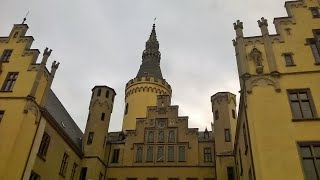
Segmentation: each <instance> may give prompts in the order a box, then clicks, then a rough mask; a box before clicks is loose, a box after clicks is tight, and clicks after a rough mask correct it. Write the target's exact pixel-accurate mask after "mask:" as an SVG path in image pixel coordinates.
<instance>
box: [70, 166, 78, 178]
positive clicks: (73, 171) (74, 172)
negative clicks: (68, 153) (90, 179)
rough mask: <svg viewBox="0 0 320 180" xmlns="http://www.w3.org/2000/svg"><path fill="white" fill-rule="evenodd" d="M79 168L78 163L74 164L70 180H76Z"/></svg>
mask: <svg viewBox="0 0 320 180" xmlns="http://www.w3.org/2000/svg"><path fill="white" fill-rule="evenodd" d="M77 167H78V165H77V164H76V163H73V166H72V172H71V178H70V179H71V180H73V179H74V175H75V174H76V170H77Z"/></svg>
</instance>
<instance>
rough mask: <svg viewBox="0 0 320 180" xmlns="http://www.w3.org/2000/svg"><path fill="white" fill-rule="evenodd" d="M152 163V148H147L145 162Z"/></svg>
mask: <svg viewBox="0 0 320 180" xmlns="http://www.w3.org/2000/svg"><path fill="white" fill-rule="evenodd" d="M153 161H154V148H153V146H147V153H146V162H153Z"/></svg>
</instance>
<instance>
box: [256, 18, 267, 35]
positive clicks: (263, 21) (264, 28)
mask: <svg viewBox="0 0 320 180" xmlns="http://www.w3.org/2000/svg"><path fill="white" fill-rule="evenodd" d="M258 24H259V27H260V29H261V34H262V36H264V35H269V30H268V20H267V19H265V18H264V17H262V18H261V20H258Z"/></svg>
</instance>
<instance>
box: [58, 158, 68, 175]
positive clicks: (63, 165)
mask: <svg viewBox="0 0 320 180" xmlns="http://www.w3.org/2000/svg"><path fill="white" fill-rule="evenodd" d="M68 160H69V155H68V154H67V153H64V154H63V158H62V162H61V166H60V171H59V173H60V175H61V176H63V177H65V175H66V171H67V167H68Z"/></svg>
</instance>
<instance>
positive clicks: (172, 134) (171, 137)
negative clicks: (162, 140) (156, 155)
mask: <svg viewBox="0 0 320 180" xmlns="http://www.w3.org/2000/svg"><path fill="white" fill-rule="evenodd" d="M168 142H169V143H174V142H176V135H175V131H174V130H170V131H169V134H168Z"/></svg>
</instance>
